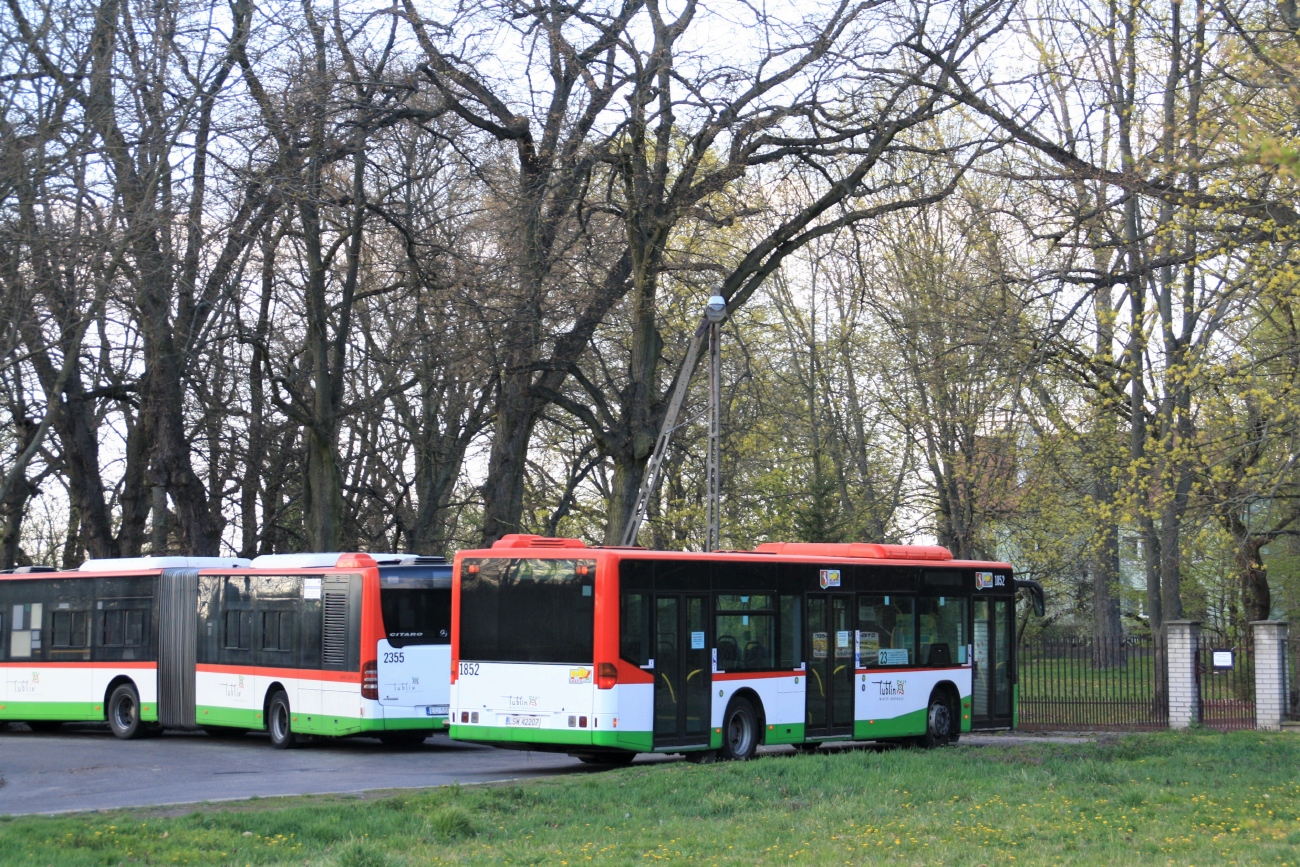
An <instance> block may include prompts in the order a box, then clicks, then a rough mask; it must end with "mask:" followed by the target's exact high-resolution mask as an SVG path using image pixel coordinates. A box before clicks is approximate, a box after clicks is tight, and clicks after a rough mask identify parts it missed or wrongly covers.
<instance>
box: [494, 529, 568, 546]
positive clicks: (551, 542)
mask: <svg viewBox="0 0 1300 867" xmlns="http://www.w3.org/2000/svg"><path fill="white" fill-rule="evenodd" d="M492 547H493V548H585V547H587V543H586V542H584V541H582V540H581V539H561V538H554V537H551V536H531V535H529V534H527V533H507V534H506V535H504V536H502V537H501V538H500V539H497V540H496V541H495V542H493V543H492Z"/></svg>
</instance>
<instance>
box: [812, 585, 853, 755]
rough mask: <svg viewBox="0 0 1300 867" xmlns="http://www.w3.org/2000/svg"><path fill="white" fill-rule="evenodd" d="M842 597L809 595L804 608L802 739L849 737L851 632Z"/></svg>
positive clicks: (846, 604)
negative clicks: (805, 672)
mask: <svg viewBox="0 0 1300 867" xmlns="http://www.w3.org/2000/svg"><path fill="white" fill-rule="evenodd" d="M851 599H852V597H850V596H847V595H842V594H830V593H811V594H809V595H808V604H807V606H806V607H805V609H804V610H805V612H806V617H807V621H806V624H805V625H806V628H805V630H804V634H805V635H807V636H808V639H807V640H808V642H809V647H808V649H807V654H806V655H805V657H804V658H805V659H807V660H808V675H807V677H805V678H804V682H805V689H806V693H805V696H806V697H805V719H804V724H805V725H804V736H805V737H808V738H823V737H838V736H842V735H848V734H852V733H853V674H854V669H853V631H854V624H853V618H852V609H851V607H850V601H851Z"/></svg>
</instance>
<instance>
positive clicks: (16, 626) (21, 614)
mask: <svg viewBox="0 0 1300 867" xmlns="http://www.w3.org/2000/svg"><path fill="white" fill-rule="evenodd" d="M42 607H43V606H42V605H41V603H39V602H29V603H21V602H20V603H18V604H15V605H14V606H13V616H12V619H11V620H10V621H9V623H10V626H9V657H10V658H11V659H31V658H32V656H37V657H40V656H41V653H40V649H41V608H42Z"/></svg>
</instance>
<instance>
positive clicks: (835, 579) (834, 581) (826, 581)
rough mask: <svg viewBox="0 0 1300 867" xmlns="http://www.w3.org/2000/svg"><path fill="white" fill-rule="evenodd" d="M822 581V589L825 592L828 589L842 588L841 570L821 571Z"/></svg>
mask: <svg viewBox="0 0 1300 867" xmlns="http://www.w3.org/2000/svg"><path fill="white" fill-rule="evenodd" d="M821 579H822V589H823V590H825V589H826V588H828V587H839V586H840V570H839V569H823V570H822V571H821Z"/></svg>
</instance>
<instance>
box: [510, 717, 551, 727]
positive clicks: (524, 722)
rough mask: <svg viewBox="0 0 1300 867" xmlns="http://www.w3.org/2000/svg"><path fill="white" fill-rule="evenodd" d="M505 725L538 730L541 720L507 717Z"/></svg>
mask: <svg viewBox="0 0 1300 867" xmlns="http://www.w3.org/2000/svg"><path fill="white" fill-rule="evenodd" d="M506 725H508V726H522V727H524V728H530V729H539V728H541V727H542V718H541V717H539V716H508V717H506Z"/></svg>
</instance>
